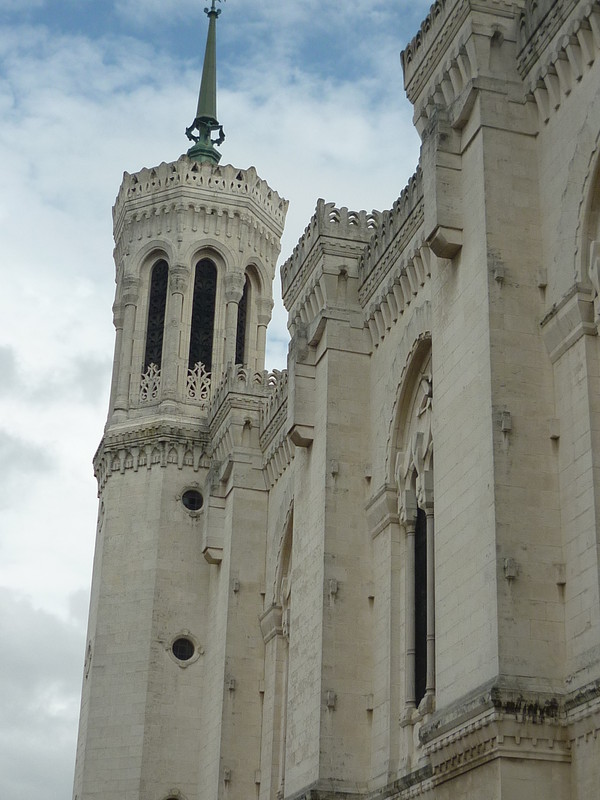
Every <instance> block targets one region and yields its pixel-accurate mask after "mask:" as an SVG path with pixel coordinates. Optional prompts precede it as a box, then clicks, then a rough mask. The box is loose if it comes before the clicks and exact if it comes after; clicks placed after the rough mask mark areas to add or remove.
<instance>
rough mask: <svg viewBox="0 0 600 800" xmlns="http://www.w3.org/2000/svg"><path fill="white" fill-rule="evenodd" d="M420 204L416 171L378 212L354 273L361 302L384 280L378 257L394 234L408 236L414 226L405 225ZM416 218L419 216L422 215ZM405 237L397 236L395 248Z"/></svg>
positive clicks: (420, 182)
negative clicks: (376, 223)
mask: <svg viewBox="0 0 600 800" xmlns="http://www.w3.org/2000/svg"><path fill="white" fill-rule="evenodd" d="M422 201H423V174H422V172H421V169H420V168H417V171H416V172H415V174H414V175H413V176H412V178H411V179H410V180H409V181H408V183H407V185H406V186H405V187H404V189H403V190H402V192H401V193H400V197H399V198H398V199H397V200H396V201H395V203H394V205H393V206H392V208H391V209H390V210H389V211H384V212H383V213H382V215H381V224H380V225H379V227H378V228H377V230H376V231H375V232H374V234H373V236H372V238H371V240H370V242H369V243H368V245H367V246H366V248H365V251H364V253H363V255H362V256H361V259H360V262H359V265H358V274H359V278H360V282H361V288H360V296H361V301H362V300H363V299H364V298H368V297H369V296H370V295H371V294H372V293H373V291H374V290H375V288H376V287H377V286H378V285H379V283H380V281H381V280H382V279H383V278H385V273H384V272H383V271H382V270H381V269H380V267H381V266H382V256H383V254H384V253H385V251H386V250H388V248H389V247H390V245H391V244H392V243H393V242H394V241H395V240H396V239H397V237H398V234H400V233H401V232H403V231H404V230H405V229H406V230H407V233H409V235H410V234H411V233H412V231H413V228H414V225H413V226H411V225H408V224H407V223H408V222H409V220H411V218H413V217H415V210H417V209H418V207H419V205H420V204H422ZM420 216H421V217H422V214H421V215H420ZM419 221H422V219H421V220H417V224H418V222H419ZM406 238H408V237H405V236H401V237H400V238H399V242H398V247H399V248H402V247H403V246H404V245H405V244H406ZM386 263H387V262H386Z"/></svg>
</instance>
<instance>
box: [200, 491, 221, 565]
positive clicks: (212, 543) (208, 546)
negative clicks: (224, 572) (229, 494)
mask: <svg viewBox="0 0 600 800" xmlns="http://www.w3.org/2000/svg"><path fill="white" fill-rule="evenodd" d="M206 494H207V495H208V499H207V503H206V507H205V514H204V530H203V531H202V555H203V556H204V558H205V559H206V561H207V562H208V563H209V564H220V563H221V561H222V560H223V545H224V542H223V538H224V537H223V531H224V527H225V502H226V501H225V498H224V497H218V496H215V495H214V494H208V492H207V493H206Z"/></svg>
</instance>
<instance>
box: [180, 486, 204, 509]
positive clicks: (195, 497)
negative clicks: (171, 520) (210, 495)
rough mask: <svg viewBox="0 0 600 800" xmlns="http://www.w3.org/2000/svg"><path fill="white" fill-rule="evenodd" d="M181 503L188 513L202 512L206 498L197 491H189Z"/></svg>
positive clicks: (182, 497)
mask: <svg viewBox="0 0 600 800" xmlns="http://www.w3.org/2000/svg"><path fill="white" fill-rule="evenodd" d="M181 502H182V503H183V505H184V506H185V507H186V508H187V510H188V511H200V509H201V508H202V506H203V505H204V498H203V497H202V495H201V494H200V492H199V491H198V490H197V489H188V490H187V492H184V493H183V495H182V496H181Z"/></svg>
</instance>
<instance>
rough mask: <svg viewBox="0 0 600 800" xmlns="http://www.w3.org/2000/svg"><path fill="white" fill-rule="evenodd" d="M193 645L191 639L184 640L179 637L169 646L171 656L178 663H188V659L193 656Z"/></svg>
mask: <svg viewBox="0 0 600 800" xmlns="http://www.w3.org/2000/svg"><path fill="white" fill-rule="evenodd" d="M195 649H196V648H195V647H194V643H193V642H192V641H191V639H185V638H184V637H181V638H180V639H175V641H174V642H173V644H172V645H171V650H172V651H173V655H174V656H175V658H176V659H178V660H179V661H189V660H190V658H191V657H192V656H193V655H194V650H195Z"/></svg>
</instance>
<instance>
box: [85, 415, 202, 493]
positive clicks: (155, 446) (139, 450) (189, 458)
mask: <svg viewBox="0 0 600 800" xmlns="http://www.w3.org/2000/svg"><path fill="white" fill-rule="evenodd" d="M208 441H209V440H208V432H207V431H201V430H199V428H198V425H197V424H196V425H193V426H192V425H189V426H181V427H177V426H172V425H168V424H162V423H157V424H144V425H143V426H141V427H138V428H136V427H132V428H130V429H128V430H125V431H111V430H110V429H109V431H108V432H107V434H106V435H105V437H104V439H103V440H102V443H101V444H100V447H99V448H98V450H97V452H96V455H95V456H94V473H95V475H96V478H97V480H98V485H99V488H102V487H103V486H104V484H105V483H106V481H107V480H108V479H109V478H110V476H111V475H112V474H113V473H115V472H117V473H120V474H122V473H124V472H125V471H126V470H130V469H131V470H133V471H134V472H137V471H138V470H139V469H141V468H144V469H152V467H154V466H159V467H163V468H164V467H167V466H170V465H174V466H176V467H177V469H183V468H184V467H191V468H192V469H193V470H194V471H196V472H197V471H198V470H199V469H201V468H208V466H209V463H210V461H209V458H208V455H207V446H208Z"/></svg>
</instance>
